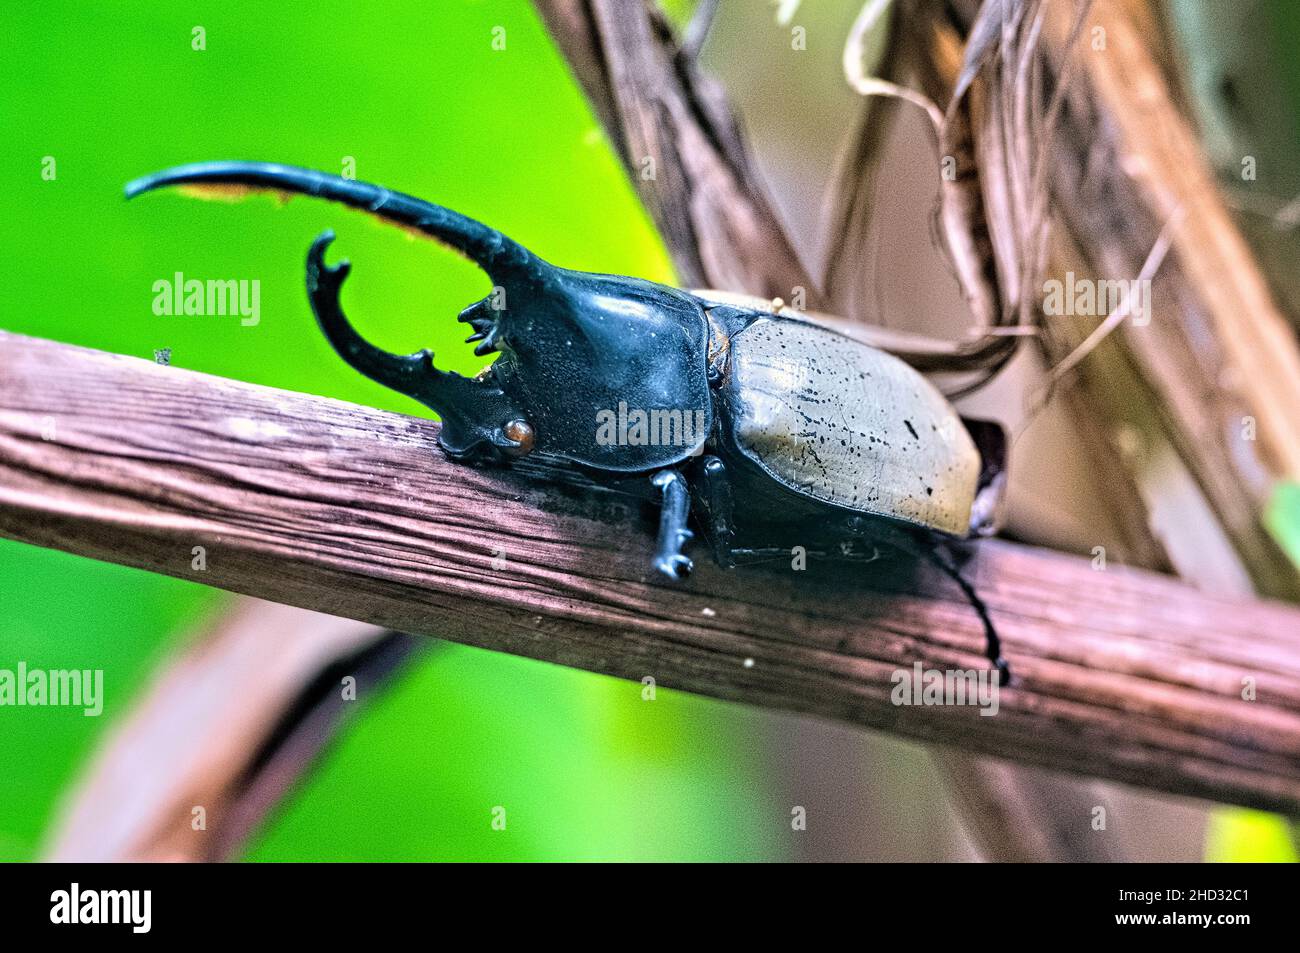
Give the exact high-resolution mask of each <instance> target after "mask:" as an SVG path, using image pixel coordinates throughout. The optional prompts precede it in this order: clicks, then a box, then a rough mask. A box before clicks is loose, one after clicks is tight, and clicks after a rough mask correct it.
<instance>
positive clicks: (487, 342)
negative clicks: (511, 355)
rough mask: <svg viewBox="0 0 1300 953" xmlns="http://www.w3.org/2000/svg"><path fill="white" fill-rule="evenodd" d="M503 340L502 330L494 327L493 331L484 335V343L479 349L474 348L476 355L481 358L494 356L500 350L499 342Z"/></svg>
mask: <svg viewBox="0 0 1300 953" xmlns="http://www.w3.org/2000/svg"><path fill="white" fill-rule="evenodd" d="M500 338H501V329H500V328H498V327H497V326H496V325H493V326H492V327H491V329H490V330H489V331H488V332H487V333H486V334H484V335H483V341H482V343H481V344H479V346H478V347H476V348H474V353H475V354H477V355H478V356H479V357H482V356H483V355H484V354H494V353H496V351H497V350H498V348H497V341H499V340H500Z"/></svg>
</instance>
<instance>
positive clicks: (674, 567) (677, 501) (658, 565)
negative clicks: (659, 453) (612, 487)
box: [650, 470, 695, 580]
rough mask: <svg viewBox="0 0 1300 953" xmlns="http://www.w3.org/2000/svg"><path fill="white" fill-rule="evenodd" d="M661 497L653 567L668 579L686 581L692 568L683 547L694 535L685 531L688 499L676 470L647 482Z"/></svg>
mask: <svg viewBox="0 0 1300 953" xmlns="http://www.w3.org/2000/svg"><path fill="white" fill-rule="evenodd" d="M650 482H651V483H653V484H654V485H655V486H656V487H658V488H659V490H660V491H661V492H662V493H663V504H662V507H661V509H660V510H659V542H658V544H657V545H656V546H655V559H654V567H655V569H657V570H659V571H660V572H661V573H663V574H664V575H665V576H667V577H668V578H669V579H674V580H676V579H685V578H686V577H687V576H689V575H690V574H691V570H692V569H694V568H695V564H694V563H692V562H691V560H690V557H689V556H686V555H685V554H684V553H683V552H682V547H683V546H684V545H685V544H686V541H687V540H689V539H690V538H691V537H692V536H694V535H695V534H694V533H692V532H691V531H690V530H689V529H687V528H686V520H687V518H688V517H689V516H690V509H691V498H690V492H689V491H688V489H687V487H686V477H684V476H682V475H681V474H680V473H678V472H677V471H676V470H660V471H659V472H658V473H656V474H655V475H654V476H652V477H651V478H650Z"/></svg>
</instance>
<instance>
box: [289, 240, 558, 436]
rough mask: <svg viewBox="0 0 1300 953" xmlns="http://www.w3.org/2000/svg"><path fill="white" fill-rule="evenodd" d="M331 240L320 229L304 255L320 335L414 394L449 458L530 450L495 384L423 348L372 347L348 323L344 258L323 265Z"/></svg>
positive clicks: (363, 367)
mask: <svg viewBox="0 0 1300 953" xmlns="http://www.w3.org/2000/svg"><path fill="white" fill-rule="evenodd" d="M333 240H334V233H333V232H325V233H324V234H322V235H321V236H320V237H319V238H317V239H316V241H314V242H313V243H312V246H311V250H310V251H309V252H308V253H307V295H308V297H309V298H310V299H311V309H312V312H313V313H314V314H315V315H316V321H317V323H318V324H320V327H321V330H322V331H324V332H325V337H326V338H327V339H328V340H329V342H330V344H331V345H333V347H334V350H336V351H338V352H339V355H340V356H341V357H342V358H343V359H344V360H345V361H347V362H348V363H349V364H350V365H352V367H354V368H356V369H357V370H358V371H360V372H361V373H362V374H364V375H366V376H367V377H369V378H370V379H371V380H373V381H376V382H378V383H380V384H383V385H384V386H385V387H391V388H392V389H393V390H395V391H399V392H400V393H403V394H405V395H407V396H408V397H413V398H415V399H416V400H418V401H420V403H422V404H424V405H425V406H426V407H430V408H432V409H433V410H434V411H436V412H437V414H438V416H440V417H441V418H442V432H441V433H440V434H439V435H438V442H439V444H441V446H442V448H443V449H444V450H445V451H447V453H449V454H451V455H452V456H454V457H465V456H469V455H470V454H472V453H476V452H484V451H486V452H488V453H494V454H496V455H498V456H519V455H521V454H522V453H527V452H528V451H529V450H531V449H532V441H533V435H532V432H531V429H529V430H528V432H527V433H524V432H523V431H522V430H521V429H520V425H521V424H524V426H526V424H525V423H524V415H523V413H522V412H520V410H519V409H518V408H516V407H515V406H514V405H513V404H512V403H511V401H510V400H509V399H508V398H507V397H506V396H505V394H504V393H503V392H502V391H501V389H500V388H499V387H496V386H494V385H493V384H491V383H489V382H487V381H482V380H471V379H469V378H467V377H462V376H461V375H459V374H456V373H453V372H451V371H440V370H438V369H437V368H436V367H434V366H433V354H432V353H430V352H429V351H427V350H424V351H417V352H416V353H414V354H393V353H392V352H391V351H385V350H383V349H382V348H378V347H375V346H374V345H373V344H371V343H370V342H369V341H367V340H366V339H365V338H363V337H362V336H361V335H360V334H358V333H357V330H356V328H354V327H353V326H352V322H350V321H349V320H348V319H347V317H346V315H344V314H343V308H342V306H341V305H340V303H339V291H340V289H341V288H342V286H343V281H344V280H345V279H346V278H347V276H348V273H349V272H350V271H351V265H349V264H348V262H347V261H341V262H339V263H338V264H337V265H333V266H330V265H327V264H325V249H327V248H328V247H329V244H330V242H332V241H333Z"/></svg>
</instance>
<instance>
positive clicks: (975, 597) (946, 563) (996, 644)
mask: <svg viewBox="0 0 1300 953" xmlns="http://www.w3.org/2000/svg"><path fill="white" fill-rule="evenodd" d="M918 550H919V551H920V553H921V555H923V556H925V558H926V559H928V560H929V561H930V562H931V563H932V564H933V565H935V566H937V567H938V568H939V569H940V570H942V571H943V573H944V574H945V575H946V576H948V577H949V578H950V579H952V581H953V582H955V583H957V585H958V586H960V587H961V591H962V592H963V593H965V594H966V599H967V601H969V602H970V604H971V607H972V608H973V609H974V610H975V613H976V614H977V615H978V616H979V617H980V622H982V623H983V624H984V655H985V657H987V658H988V660H989V661H990V662H992V663H993V667H994V668H996V669H997V670H998V684H999V685H1002V686H1004V687H1005V686H1006V685H1009V684H1010V683H1011V666H1010V664H1008V662H1007V660H1006V659H1004V658H1003V657H1002V640H1001V639H1000V638H998V632H997V629H995V628H994V627H993V620H992V619H991V618H989V609H988V606H986V605H985V604H984V600H983V599H981V598H980V596H979V593H978V592H976V591H975V587H974V586H972V585H971V584H970V582H969V581H968V580H967V579H966V577H965V576H963V575H962V574H961V570H960V569H958V568H957V566H956V564H955V563H954V562H953V561H952V559H951V557H949V556H948V555H947V554H946V553H945V552H943V551H942V550H940V549H939V548H938V546H936V545H931V546H924V545H923V546H919V547H918Z"/></svg>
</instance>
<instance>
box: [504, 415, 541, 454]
mask: <svg viewBox="0 0 1300 953" xmlns="http://www.w3.org/2000/svg"><path fill="white" fill-rule="evenodd" d="M501 433H502V434H504V435H505V437H506V438H507V439H509V440H513V441H514V442H515V444H516V446H515V447H513V448H510V449H507V450H506V453H508V454H510V456H512V457H522V456H524V455H526V454H528V453H530V452H531V451H532V449H533V443H534V442H535V440H536V434H535V433H534V431H533V428H532V426H531V425H530V424H529V423H528V421H526V420H507V421H506V422H505V423H504V424H502V425H501Z"/></svg>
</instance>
